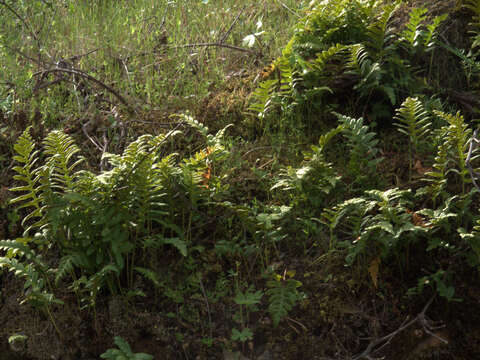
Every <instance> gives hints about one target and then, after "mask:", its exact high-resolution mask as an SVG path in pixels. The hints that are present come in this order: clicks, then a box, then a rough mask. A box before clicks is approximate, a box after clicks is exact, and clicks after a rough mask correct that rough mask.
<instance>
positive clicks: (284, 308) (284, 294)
mask: <svg viewBox="0 0 480 360" xmlns="http://www.w3.org/2000/svg"><path fill="white" fill-rule="evenodd" d="M300 285H301V283H300V282H299V281H296V280H294V279H288V280H286V281H284V282H281V281H279V280H271V281H269V282H268V283H267V286H268V287H269V289H268V290H267V295H268V296H269V305H268V312H269V313H270V316H271V317H272V320H273V324H274V325H275V326H277V325H278V324H279V323H280V321H281V320H282V319H283V318H285V317H286V316H287V315H288V312H289V311H290V310H291V309H292V308H293V307H294V306H295V304H296V303H297V302H298V300H299V299H300V295H299V293H298V290H297V288H298V287H299V286H300Z"/></svg>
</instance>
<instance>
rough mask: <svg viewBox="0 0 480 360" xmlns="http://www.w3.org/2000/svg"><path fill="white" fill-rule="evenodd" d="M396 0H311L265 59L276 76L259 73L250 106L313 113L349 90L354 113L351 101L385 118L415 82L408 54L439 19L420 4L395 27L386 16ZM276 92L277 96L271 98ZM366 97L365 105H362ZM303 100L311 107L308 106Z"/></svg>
mask: <svg viewBox="0 0 480 360" xmlns="http://www.w3.org/2000/svg"><path fill="white" fill-rule="evenodd" d="M400 4H401V2H400V1H397V2H394V3H391V4H383V3H382V2H373V1H359V0H354V1H351V0H344V1H328V2H319V3H317V2H313V5H312V8H311V9H310V10H309V12H308V15H307V16H306V17H305V18H304V19H303V20H302V21H300V22H299V23H298V25H297V29H296V31H295V35H294V37H293V38H292V39H291V41H290V43H289V44H288V45H287V46H286V47H285V49H284V51H283V54H282V56H281V57H280V58H278V59H277V60H275V61H274V63H273V65H274V66H276V68H277V69H278V71H277V72H274V73H272V74H273V75H272V77H276V79H271V78H269V79H267V80H265V81H264V82H262V83H260V85H259V87H258V89H257V91H256V92H254V94H253V101H252V105H251V110H253V111H255V112H256V113H258V114H259V115H260V116H261V117H262V118H264V117H265V116H266V114H268V113H269V112H270V111H273V110H275V109H276V110H278V109H279V106H277V105H280V104H282V105H281V106H280V107H282V111H280V113H282V114H283V116H284V117H288V116H292V115H295V116H299V117H300V118H305V117H307V119H310V118H312V117H313V118H315V117H316V118H318V116H319V115H321V114H328V111H329V105H330V103H331V102H332V100H333V101H338V95H342V93H345V92H350V91H353V92H354V93H355V95H354V96H355V98H356V100H355V103H354V104H350V105H353V106H354V108H355V110H354V111H355V112H356V113H357V114H358V110H357V109H361V112H360V115H366V113H365V112H366V110H368V112H369V116H370V117H371V118H372V119H382V120H388V119H389V118H390V117H391V115H392V109H391V107H392V106H395V105H397V104H398V103H399V102H400V101H401V100H402V99H405V98H406V97H407V96H408V95H410V94H412V95H415V94H416V93H418V92H419V90H421V86H422V85H421V79H420V78H419V75H422V74H420V73H418V72H415V71H414V68H413V64H414V62H415V57H416V56H418V54H419V53H422V52H426V51H431V50H432V49H433V48H434V46H435V39H436V30H437V28H438V26H439V25H440V24H441V23H442V22H443V21H444V20H445V19H446V15H442V16H438V17H435V18H434V19H433V20H432V21H431V22H430V23H429V22H427V20H426V11H427V10H426V9H424V8H416V9H413V10H412V11H411V14H410V21H409V22H408V23H407V24H406V26H405V30H403V31H401V32H400V31H398V28H396V27H395V26H394V25H393V24H392V18H393V15H394V13H395V11H396V10H397V9H398V8H399V7H400ZM284 74H285V75H284ZM280 94H282V96H281V98H282V99H283V101H281V102H278V101H275V100H274V99H277V97H278V96H279V95H280ZM329 94H333V96H329ZM372 100H375V101H374V104H373V105H372V106H373V107H372V108H370V109H367V108H368V107H369V106H370V103H371V102H372ZM311 108H313V109H316V112H315V113H313V114H311V113H308V112H309V109H311ZM286 109H287V110H289V111H287V112H286V111H285V110H286ZM352 110H353V109H352ZM288 114H290V115H288ZM303 121H305V119H303Z"/></svg>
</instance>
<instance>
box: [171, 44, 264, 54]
mask: <svg viewBox="0 0 480 360" xmlns="http://www.w3.org/2000/svg"><path fill="white" fill-rule="evenodd" d="M213 46H217V47H224V48H228V49H232V50H236V51H241V52H246V53H249V54H252V55H257V53H256V52H255V51H253V50H250V49H245V48H242V47H239V46H234V45H228V44H222V43H218V42H215V43H198V44H186V45H178V46H171V48H174V49H181V48H190V47H213Z"/></svg>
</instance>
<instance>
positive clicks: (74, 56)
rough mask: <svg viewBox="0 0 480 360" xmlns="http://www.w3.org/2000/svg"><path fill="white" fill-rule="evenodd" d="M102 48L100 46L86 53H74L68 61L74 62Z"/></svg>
mask: <svg viewBox="0 0 480 360" xmlns="http://www.w3.org/2000/svg"><path fill="white" fill-rule="evenodd" d="M100 49H101V48H99V47H98V48H96V49H93V50H90V51H87V52H86V53H83V54H78V55H73V56H71V57H69V58H68V59H67V61H69V62H72V63H73V62H75V61H77V60H79V59H81V58H82V57H85V56H88V55H90V54H93V53H94V52H97V51H98V50H100Z"/></svg>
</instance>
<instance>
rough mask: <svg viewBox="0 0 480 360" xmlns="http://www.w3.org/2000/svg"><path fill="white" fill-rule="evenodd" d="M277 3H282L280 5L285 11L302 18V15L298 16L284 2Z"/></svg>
mask: <svg viewBox="0 0 480 360" xmlns="http://www.w3.org/2000/svg"><path fill="white" fill-rule="evenodd" d="M277 1H278V2H279V3H280V5H282V6H283V7H284V8H285V9H287V10H288V11H289V12H290V13H292V14H293V15H295V16H296V17H300V15H298V14H297V13H296V12H295V11H293V10H292V9H290V8H289V7H288V6H287V5H286V4H285V3H284V2H283V1H280V0H277Z"/></svg>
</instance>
